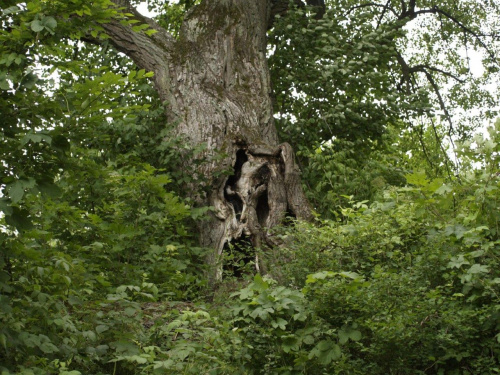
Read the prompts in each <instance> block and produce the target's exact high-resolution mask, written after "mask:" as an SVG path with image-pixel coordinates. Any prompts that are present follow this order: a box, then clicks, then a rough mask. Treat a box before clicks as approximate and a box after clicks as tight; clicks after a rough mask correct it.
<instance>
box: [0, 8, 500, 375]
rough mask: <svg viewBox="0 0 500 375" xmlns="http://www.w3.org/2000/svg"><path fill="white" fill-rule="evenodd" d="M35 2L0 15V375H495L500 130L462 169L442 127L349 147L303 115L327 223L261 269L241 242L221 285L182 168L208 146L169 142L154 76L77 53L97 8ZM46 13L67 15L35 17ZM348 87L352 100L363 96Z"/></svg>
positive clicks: (480, 140)
mask: <svg viewBox="0 0 500 375" xmlns="http://www.w3.org/2000/svg"><path fill="white" fill-rule="evenodd" d="M26 3H27V4H28V5H27V6H26V8H25V7H24V5H20V2H14V1H7V2H5V4H7V5H5V6H4V5H3V4H2V7H3V8H5V9H3V12H2V15H1V16H0V22H1V24H2V27H3V28H2V32H1V33H0V68H1V71H0V90H1V91H0V109H1V114H2V117H1V121H0V161H1V164H0V165H1V168H0V193H1V194H0V211H1V212H2V215H1V217H0V374H1V375H9V374H23V375H39V374H60V375H79V374H80V375H135V374H197V375H200V374H213V375H215V374H232V375H234V374H311V375H313V374H314V375H316V374H346V375H353V374H364V375H368V374H370V375H372V374H380V375H381V374H401V375H402V374H437V375H444V374H452V375H466V374H470V375H472V374H498V373H500V298H499V293H500V264H499V261H500V258H499V257H500V236H499V219H500V217H499V216H500V202H499V200H500V167H499V164H500V163H499V162H500V156H499V153H500V123H499V122H497V124H496V127H494V128H491V129H490V132H489V134H488V136H487V137H481V136H476V138H474V139H472V140H470V141H468V142H466V143H463V144H462V145H461V146H460V148H459V149H458V153H457V155H456V162H457V166H456V168H455V169H454V170H453V168H450V167H449V165H448V164H447V163H451V161H450V160H449V159H450V158H448V157H446V156H445V155H443V153H442V152H441V151H442V150H441V149H440V148H441V147H442V145H441V144H440V142H438V141H440V140H441V138H442V135H440V134H438V132H439V131H441V132H443V130H441V129H440V128H439V127H437V128H436V127H434V126H429V127H428V130H425V131H424V130H423V129H417V131H413V130H412V129H410V127H409V126H408V124H406V125H404V126H403V125H402V124H401V125H400V126H395V125H394V123H393V121H392V120H394V119H393V118H380V119H378V120H379V121H380V122H379V123H378V124H379V125H380V127H381V128H384V129H385V131H384V134H383V136H384V137H386V138H387V139H382V138H380V139H377V141H376V142H375V141H373V142H371V141H370V142H368V141H367V139H369V138H370V137H369V134H368V136H366V138H367V139H364V138H363V136H364V135H366V134H364V133H363V131H365V132H366V129H367V128H366V127H363V126H359V127H358V128H357V130H356V134H358V132H359V134H360V135H359V139H358V141H359V142H360V144H357V143H356V142H355V141H353V140H346V139H342V138H341V137H337V138H333V135H334V134H333V135H332V134H330V133H329V132H326V131H323V132H318V129H319V128H318V126H320V125H321V126H326V125H327V122H325V121H322V122H321V124H318V123H317V122H315V119H316V116H315V115H310V116H302V118H300V116H299V114H303V111H302V109H301V108H302V106H301V105H299V106H298V110H297V111H298V112H296V116H295V117H297V118H300V121H301V122H300V123H299V124H302V125H303V126H298V125H297V126H295V127H294V129H295V130H294V131H296V133H291V134H292V138H293V137H295V138H296V141H297V142H299V143H300V142H302V141H304V142H305V141H306V140H308V139H310V138H314V137H317V136H319V135H320V136H321V137H326V138H325V139H323V141H321V139H319V141H318V140H316V138H314V141H311V142H307V144H305V145H301V144H298V145H297V146H299V147H296V149H297V150H298V151H299V159H300V160H301V162H303V163H304V165H303V181H304V183H305V185H307V186H306V189H307V193H308V194H309V198H310V200H311V202H312V203H313V204H314V206H315V207H316V209H317V211H318V218H317V220H316V221H315V222H314V223H303V222H292V223H288V225H286V226H283V227H281V228H275V229H274V231H273V233H272V237H273V241H274V242H275V243H277V244H279V245H280V246H278V247H276V248H274V249H258V250H257V251H259V252H260V253H259V256H260V258H261V259H264V262H265V263H266V266H267V267H266V268H267V269H268V270H270V273H269V274H267V275H258V274H257V275H255V271H254V267H252V265H251V264H245V263H244V261H243V260H244V258H245V257H247V254H238V251H237V250H235V251H233V252H232V253H231V254H227V256H226V259H225V260H224V262H225V263H226V265H229V266H228V267H226V269H227V270H228V271H230V270H235V269H237V270H238V272H237V273H238V274H242V275H243V276H242V277H238V278H236V277H234V274H233V273H231V272H228V273H227V274H226V275H225V277H224V279H223V280H222V282H221V283H220V284H218V285H216V286H209V285H208V283H207V280H206V277H205V275H206V269H205V267H206V266H205V264H204V259H205V255H206V251H207V250H206V249H202V248H199V247H198V246H197V243H198V241H197V238H196V237H195V235H193V233H194V232H195V230H193V228H195V226H194V223H195V221H197V220H203V217H204V214H205V213H206V211H207V210H208V208H200V207H193V202H192V201H189V200H187V199H184V198H182V192H183V191H184V190H185V187H186V186H187V185H191V186H192V185H193V184H197V183H199V178H200V177H199V176H195V175H194V176H193V175H191V174H189V173H186V170H185V169H186V168H185V166H182V165H181V162H180V157H179V155H180V154H187V153H193V154H194V155H196V153H197V152H198V151H199V150H192V149H191V148H189V147H186V146H185V145H184V143H183V141H182V140H180V139H175V138H173V137H172V136H171V134H170V133H169V130H168V128H167V127H166V126H165V119H164V108H163V107H162V105H161V104H160V103H159V100H158V99H157V98H156V95H155V93H154V90H153V89H152V87H151V86H150V84H149V83H147V81H146V79H147V78H148V77H150V76H151V75H150V74H149V73H146V72H145V71H140V70H139V71H137V70H136V68H135V67H134V66H133V64H131V62H130V60H128V59H126V58H124V57H123V56H121V55H120V54H118V53H117V52H116V51H114V50H113V49H112V48H109V46H108V45H104V46H103V47H99V48H98V47H96V46H93V45H83V44H79V43H72V42H68V37H70V39H73V40H75V39H78V38H79V37H82V36H84V35H87V34H86V33H87V31H88V29H87V28H88V26H89V24H90V23H91V21H92V22H93V21H95V20H104V21H105V20H106V19H109V14H108V13H109V12H111V10H110V9H108V7H105V6H104V5H103V6H102V7H99V6H98V5H99V3H102V4H104V3H106V1H100V0H99V1H93V2H77V1H71V2H67V1H64V2H48V1H29V2H26ZM90 3H92V4H90ZM185 3H187V2H184V4H185ZM16 4H18V5H20V7H21V8H23V11H21V8H20V7H18V6H14V5H16ZM89 4H90V5H91V6H92V7H93V10H92V12H94V13H92V12H91V11H90V8H89V7H88V5H89ZM403 4H404V3H403ZM9 5H12V6H10V7H8V6H9ZM56 5H57V6H61V7H62V8H64V9H65V8H70V10H69V11H71V12H74V13H75V12H76V13H75V14H77V15H78V16H79V18H73V19H74V20H77V22H76V21H75V22H76V23H70V22H68V23H63V22H59V24H58V21H57V20H56V18H57V17H56V18H54V17H53V16H51V15H50V14H53V15H55V14H59V13H58V12H55V11H54V10H53V12H52V13H50V12H49V13H47V14H45V13H43V12H42V10H43V9H45V6H46V7H47V9H48V10H50V7H51V6H53V7H55V8H54V9H55V10H57V9H58V8H57V7H56ZM72 8H75V9H72ZM47 9H45V10H47ZM111 13H113V12H111ZM71 14H73V13H71ZM83 14H88V15H89V16H91V17H89V19H87V18H85V17H83ZM366 14H367V15H369V13H366ZM468 16H470V15H468ZM479 19H480V18H478V20H479ZM297 20H298V21H300V22H302V20H303V18H298V19H297ZM359 22H361V23H362V24H363V25H364V26H363V27H368V28H371V26H370V25H371V23H370V22H365V21H363V19H362V18H359ZM277 24H279V22H277ZM356 24H357V23H356ZM332 25H333V26H334V27H341V26H342V25H341V24H340V23H338V24H337V23H332ZM56 26H57V30H55V29H56ZM288 26H290V27H288ZM320 26H321V25H320ZM94 27H95V26H94ZM283 27H286V29H287V30H290V32H294V33H296V34H297V35H298V34H299V33H302V30H303V29H301V28H294V27H292V24H290V25H285V24H283ZM321 27H323V26H321ZM321 30H322V29H319V28H316V31H317V32H322V31H321ZM55 31H58V34H57V35H56V34H55ZM95 31H96V33H97V34H98V32H99V29H98V28H96V29H95ZM316 31H315V32H316ZM382 31H383V30H382ZM311 32H312V28H311ZM341 32H342V33H343V34H345V35H349V33H345V32H343V31H342V30H341V31H339V35H340V33H341ZM97 34H96V35H97ZM369 35H371V33H370V34H369ZM369 35H367V38H368V36H369ZM371 39H372V37H371V36H370V37H369V38H368V39H367V40H371ZM299 41H300V40H299ZM303 41H305V42H307V40H306V39H304V40H303ZM305 42H304V44H306V43H305ZM301 43H302V42H301ZM318 43H319V44H318V45H317V46H316V47H317V50H318V51H319V49H321V48H323V47H325V46H324V45H323V43H324V42H323V41H321V40H320V39H318ZM329 43H331V44H332V48H333V47H335V48H337V47H336V43H337V41H336V40H335V39H333V40H332V39H331V38H330V42H329ZM285 44H286V45H288V44H287V43H283V46H282V51H283V52H284V53H286V52H287V49H286V48H285ZM309 44H310V43H307V46H308V48H309V47H310V46H309ZM338 45H339V46H345V47H346V48H350V46H351V44H349V43H344V42H343V39H342V40H341V41H340V42H338ZM290 46H293V45H290ZM367 46H371V44H368V45H367ZM332 48H327V49H326V50H325V51H324V53H328V54H330V53H331V51H332ZM363 48H364V47H363ZM323 49H324V48H323ZM372 49H373V51H375V46H371V47H370V49H369V50H368V52H370V53H369V54H367V55H366V57H367V58H370V59H372V58H375V56H376V54H375V53H371V51H372ZM455 49H456V48H455V47H454V48H453V51H455ZM424 50H425V49H424ZM437 50H438V49H437V48H436V51H437ZM335 51H337V50H335ZM338 53H339V54H340V55H342V56H343V52H342V51H341V50H338ZM294 56H296V53H295V51H294V54H293V55H292V60H284V66H285V67H287V66H288V64H289V61H294V62H295V57H294ZM346 56H347V55H346ZM315 59H317V58H315ZM349 59H351V57H349ZM384 59H385V57H384ZM384 59H382V60H383V61H385V60H384ZM287 61H288V62H287ZM353 61H354V60H353ZM355 65H356V66H360V67H365V66H366V64H365V63H361V64H355ZM279 66H280V65H278V67H279ZM331 68H332V69H333V67H331ZM337 68H338V69H337ZM337 68H336V69H337V70H338V71H339V72H341V73H342V77H341V78H339V79H338V80H337V81H338V82H344V81H345V80H347V79H351V78H350V76H349V74H348V73H347V72H345V73H344V72H342V71H343V70H344V68H345V66H343V65H342V64H340V65H339V66H337ZM296 69H297V73H300V74H301V75H302V74H304V75H305V76H307V77H306V78H307V79H309V76H310V71H308V70H307V69H303V67H302V65H300V64H299V65H296ZM314 69H315V70H317V71H318V72H323V71H325V69H324V68H323V67H320V66H314ZM353 69H354V67H353ZM356 69H357V68H356ZM378 70H379V69H378V68H377V67H374V68H373V71H375V72H376V71H378ZM54 72H56V73H57V75H58V80H54V77H53V76H52V74H53V73H54ZM334 72H335V71H334ZM368 72H370V70H368ZM377 75H378V73H377ZM325 77H326V78H328V79H327V80H326V81H325V82H327V83H328V87H330V86H331V87H332V88H335V87H334V86H332V85H331V84H330V78H329V76H326V75H325ZM352 77H354V78H352V79H353V80H355V81H356V82H357V83H356V85H346V86H345V87H346V90H347V89H349V90H351V87H352V90H353V93H356V92H357V87H358V84H359V85H361V86H366V85H368V83H367V82H369V81H367V80H365V79H363V78H356V76H354V75H353V76H352ZM361 77H363V75H362V76H361ZM389 77H390V76H389ZM282 78H286V80H295V79H296V77H292V76H290V78H288V76H287V75H282ZM326 78H325V79H326ZM388 79H389V78H388ZM322 82H323V81H322ZM284 84H286V82H284ZM307 87H310V88H313V89H314V90H316V88H322V87H327V85H326V84H319V83H317V82H315V83H314V84H311V85H308V86H307ZM377 87H379V86H377ZM380 87H385V86H380ZM380 87H379V88H378V89H377V92H378V93H379V94H380V95H382V94H384V95H385V91H384V90H383V89H381V88H380ZM464 87H465V86H464ZM369 89H370V87H367V90H366V92H369V91H370V90H369ZM291 91H293V90H291ZM386 91H387V93H388V94H392V93H391V90H389V89H388V90H386ZM463 91H464V93H465V92H466V91H467V90H465V89H464V90H463ZM363 92H364V91H363ZM330 94H331V95H333V94H335V95H338V96H341V100H342V101H346V102H347V103H348V104H349V105H351V104H352V103H354V102H355V101H353V100H352V96H349V95H346V94H345V92H343V91H342V90H341V91H335V92H334V93H330ZM377 95H378V94H377ZM384 97H385V96H383V95H382V96H381V98H382V99H383V98H384ZM471 97H474V95H471ZM311 98H314V96H313V95H311ZM278 99H279V97H278ZM296 99H300V100H303V97H301V96H297V98H296ZM308 99H309V98H308ZM384 100H385V99H384ZM384 100H381V101H380V103H383V102H384ZM475 100H477V102H478V103H479V102H480V101H481V99H480V98H479V99H478V98H476V99H475ZM285 102H286V101H285ZM312 102H315V103H316V104H318V105H321V106H323V105H324V103H326V102H325V101H321V100H316V101H315V100H313V101H312ZM363 103H364V102H363V101H362V100H359V101H358V104H359V105H364V104H363ZM393 103H394V105H395V109H396V110H397V111H399V110H400V109H401V107H400V104H401V103H399V102H398V101H396V100H394V101H393ZM407 105H409V107H410V108H413V106H414V104H413V102H412V101H410V102H409V104H408V103H407ZM339 108H340V107H339ZM464 108H467V106H466V105H464ZM328 111H331V113H330V112H329V113H330V114H331V115H332V116H333V117H339V118H340V117H345V116H343V115H342V114H343V113H344V112H345V111H344V110H342V109H341V108H340V109H337V107H335V106H333V105H332V106H329V107H328ZM397 111H396V112H397ZM357 112H358V111H350V113H352V114H351V115H350V116H352V117H353V118H356V117H359V114H357ZM307 113H309V112H307ZM310 113H316V112H315V111H311V112H310ZM391 113H392V112H391ZM332 116H331V117H332ZM344 120H345V119H344ZM346 121H347V120H346ZM349 121H351V120H348V121H347V122H345V123H344V122H342V124H345V126H340V127H339V128H340V129H341V130H342V131H343V130H344V129H349V126H350V125H351V123H350V122H349ZM363 121H365V120H363ZM366 121H367V122H368V123H369V121H371V120H370V119H369V118H367V119H366ZM305 122H307V124H305ZM339 124H340V123H339ZM396 124H397V121H396ZM285 125H286V124H285ZM291 125H292V122H290V123H288V125H287V126H289V128H287V127H286V126H285V127H283V129H282V130H283V133H286V132H288V133H289V132H290V130H291ZM306 125H307V126H306ZM348 125H349V126H348ZM422 128H423V127H422ZM363 129H364V130H363ZM405 129H406V130H405ZM323 130H326V128H324V129H323ZM368 130H369V129H368ZM420 130H422V132H420ZM426 132H429V134H426ZM305 133H307V135H308V137H303V135H304V134H305ZM392 133H393V134H392ZM421 133H422V134H421ZM430 133H432V134H430ZM363 134H364V135H363ZM416 135H418V137H417V138H418V139H417V140H415V139H412V137H416ZM464 138H465V137H464ZM288 140H289V141H292V140H293V139H292V140H290V139H288ZM325 140H328V142H324V141H325ZM420 142H421V143H420ZM318 144H319V145H320V146H318ZM408 144H409V145H408ZM360 145H362V146H363V148H361V147H360ZM423 145H425V146H426V147H427V148H425V149H424V148H423V147H421V146H423ZM306 146H307V147H306ZM189 159H194V158H189ZM200 162H201V161H200ZM451 170H453V172H454V173H450V171H451ZM249 251H253V250H249Z"/></svg>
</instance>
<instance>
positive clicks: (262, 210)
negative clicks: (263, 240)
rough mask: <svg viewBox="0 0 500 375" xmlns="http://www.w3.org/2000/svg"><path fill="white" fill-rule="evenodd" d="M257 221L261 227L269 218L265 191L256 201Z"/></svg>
mask: <svg viewBox="0 0 500 375" xmlns="http://www.w3.org/2000/svg"><path fill="white" fill-rule="evenodd" d="M256 210H257V220H259V224H260V225H261V227H265V226H266V221H267V218H268V217H269V211H270V208H269V200H268V199H267V191H266V192H264V193H263V194H262V195H261V196H260V197H259V200H258V201H257V207H256Z"/></svg>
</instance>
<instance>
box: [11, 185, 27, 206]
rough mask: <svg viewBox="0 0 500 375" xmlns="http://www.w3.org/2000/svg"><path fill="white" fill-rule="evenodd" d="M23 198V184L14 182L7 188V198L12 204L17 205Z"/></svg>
mask: <svg viewBox="0 0 500 375" xmlns="http://www.w3.org/2000/svg"><path fill="white" fill-rule="evenodd" d="M23 196H24V184H23V182H22V181H21V180H18V181H16V182H14V183H13V184H12V185H10V187H9V197H10V200H11V201H12V203H17V202H19V201H20V200H21V199H23Z"/></svg>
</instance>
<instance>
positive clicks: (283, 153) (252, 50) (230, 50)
mask: <svg viewBox="0 0 500 375" xmlns="http://www.w3.org/2000/svg"><path fill="white" fill-rule="evenodd" d="M269 11H270V9H269V2H268V1H267V0H252V1H248V0H205V1H203V2H202V3H201V4H200V5H198V6H196V7H195V8H193V9H192V10H191V11H190V13H189V14H188V15H187V17H186V19H185V21H184V24H183V26H182V29H181V32H180V37H179V39H178V40H173V39H172V38H171V37H169V36H168V35H166V34H164V33H163V32H161V30H160V33H157V34H154V35H153V38H151V39H150V41H145V40H144V38H146V39H147V37H146V36H145V35H135V34H134V33H132V32H131V30H128V29H127V28H126V27H124V26H123V25H120V24H119V23H118V22H117V23H115V24H110V25H108V26H107V31H108V33H109V35H110V36H111V38H112V40H113V42H114V43H115V45H117V47H118V48H119V49H120V50H122V51H123V52H125V53H127V54H128V55H129V56H131V57H132V58H133V59H134V61H136V63H137V64H138V65H140V66H142V67H144V68H146V69H148V70H153V71H154V72H155V85H156V88H157V90H158V92H159V94H160V97H161V99H162V100H163V101H164V102H166V103H167V104H168V108H169V110H168V113H167V116H168V120H169V121H170V122H172V123H175V124H177V126H176V131H177V134H178V135H181V136H183V137H184V138H185V139H186V140H187V141H188V142H189V143H190V144H192V145H193V146H194V147H195V146H200V145H204V146H206V148H205V151H204V152H203V157H204V159H205V160H204V162H203V163H201V164H200V165H199V166H195V164H194V163H190V162H192V160H186V173H193V172H196V174H198V175H200V176H202V177H203V178H202V179H201V180H200V182H199V184H197V185H196V186H193V187H192V188H191V192H190V194H191V195H192V196H193V197H194V198H195V199H196V201H197V202H198V204H203V205H210V206H213V207H214V211H213V213H212V214H211V215H212V216H211V218H210V219H209V220H208V221H203V222H202V223H201V224H200V234H201V236H200V238H201V242H202V245H203V246H206V247H209V248H212V249H214V252H213V253H212V255H211V257H210V259H209V262H210V263H211V264H212V265H214V272H213V275H212V276H213V277H214V278H220V277H221V270H222V268H221V266H220V260H221V256H222V252H223V249H224V247H225V245H226V244H228V243H229V242H231V241H233V240H237V239H239V238H241V237H246V238H249V239H250V241H251V243H252V245H253V246H254V247H260V246H262V245H263V243H264V242H266V241H268V237H267V232H266V230H267V229H268V228H272V227H273V226H275V225H277V224H279V223H280V222H281V221H282V220H283V218H284V216H285V214H286V213H287V212H289V213H291V214H293V215H294V216H296V217H297V218H299V219H310V218H311V210H310V207H309V204H308V202H307V200H306V199H305V197H304V194H303V192H302V188H301V185H300V173H299V169H298V167H297V166H296V164H295V162H294V156H293V151H292V149H291V147H290V146H289V145H288V144H279V141H278V136H277V132H276V128H275V125H274V121H273V113H272V103H271V98H270V93H271V87H270V78H269V69H268V67H267V59H266V30H267V26H268V17H269ZM153 26H154V25H153ZM151 41H152V42H151ZM228 171H230V173H229V175H228V173H227V172H228ZM201 191H204V192H205V193H200V192H201ZM257 264H258V262H257Z"/></svg>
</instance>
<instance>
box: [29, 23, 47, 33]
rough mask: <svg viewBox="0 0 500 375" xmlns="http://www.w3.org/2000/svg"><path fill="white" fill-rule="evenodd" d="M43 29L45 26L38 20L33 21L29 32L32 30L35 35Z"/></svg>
mask: <svg viewBox="0 0 500 375" xmlns="http://www.w3.org/2000/svg"><path fill="white" fill-rule="evenodd" d="M44 28H45V26H44V25H43V24H42V22H41V21H40V20H34V21H32V22H31V30H33V31H34V32H35V33H39V32H40V31H42V30H43V29H44Z"/></svg>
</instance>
